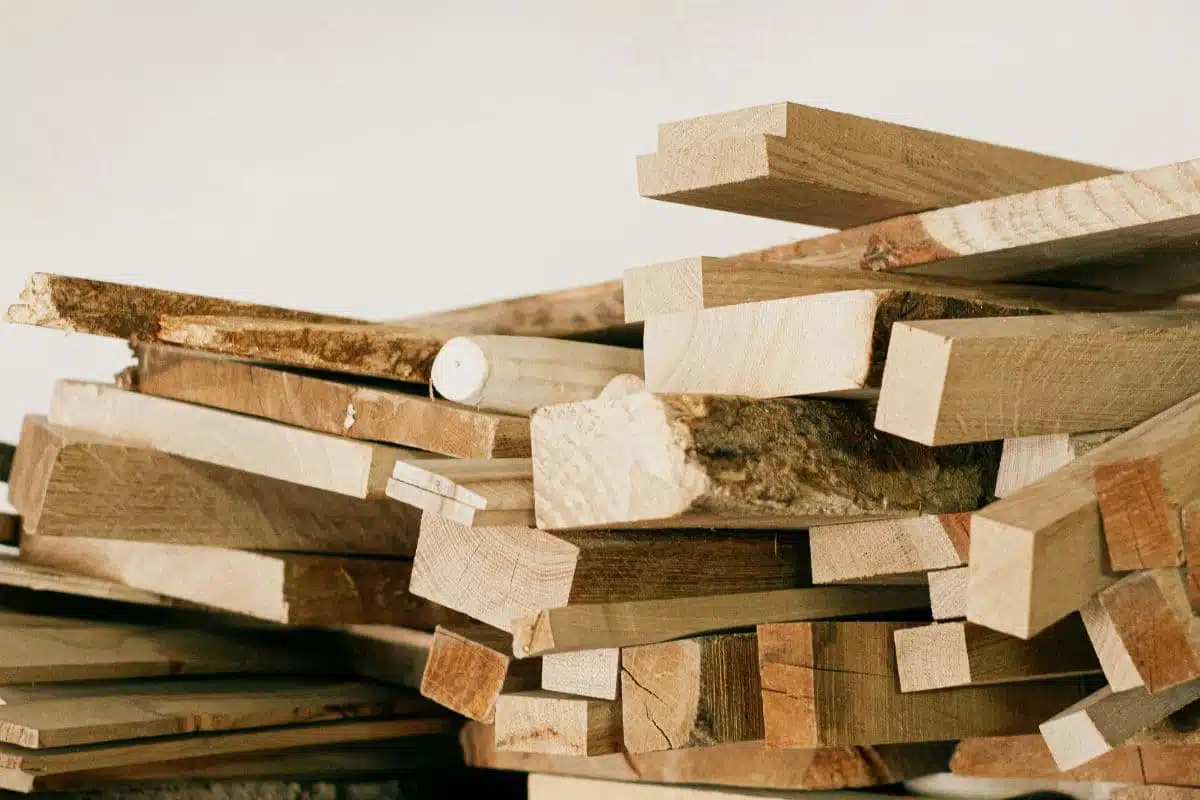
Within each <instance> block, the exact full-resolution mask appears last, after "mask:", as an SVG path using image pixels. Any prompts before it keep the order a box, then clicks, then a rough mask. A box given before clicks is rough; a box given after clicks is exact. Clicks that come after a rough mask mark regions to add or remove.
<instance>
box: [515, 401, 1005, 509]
mask: <svg viewBox="0 0 1200 800" xmlns="http://www.w3.org/2000/svg"><path fill="white" fill-rule="evenodd" d="M530 430H531V433H532V437H533V484H534V498H535V511H536V514H537V522H538V527H540V528H545V529H549V530H558V529H569V528H584V527H599V526H611V525H619V524H625V525H627V524H635V523H636V524H639V525H641V524H646V525H648V524H655V525H657V526H660V527H719V528H738V527H740V528H769V527H784V528H805V527H810V526H814V525H827V524H833V523H839V522H853V521H858V520H864V519H872V518H888V517H906V516H915V515H917V514H920V513H943V512H956V511H964V510H968V509H971V508H975V507H977V505H978V503H979V500H980V498H981V497H982V496H983V495H984V493H985V492H986V489H984V487H985V486H987V487H990V486H991V485H992V482H993V481H994V479H995V477H994V476H995V468H996V463H997V461H998V457H999V452H998V451H999V448H997V447H994V446H990V445H985V446H979V447H971V448H965V449H963V448H959V449H937V450H931V449H928V448H924V447H920V446H917V445H913V444H912V443H909V442H906V441H904V440H901V439H898V438H895V437H890V436H880V435H878V434H877V433H876V432H875V430H874V427H873V425H872V423H871V420H870V412H869V410H866V409H864V408H862V407H860V406H858V405H855V404H851V403H847V402H844V401H832V400H815V399H801V398H788V399H775V400H758V401H753V400H748V399H745V398H740V397H722V396H715V395H711V396H710V395H672V394H665V395H663V394H651V393H649V392H644V391H642V392H633V393H630V394H626V395H624V396H618V397H601V398H598V399H596V400H591V401H587V402H581V403H565V404H562V405H556V406H546V407H543V408H540V409H538V410H537V411H536V412H535V413H534V415H533V422H532V425H531V428H530ZM885 484H886V487H887V488H886V489H885V488H883V487H884V485H885ZM650 485H652V486H653V488H654V490H653V491H647V490H645V487H646V486H650ZM847 487H854V491H852V492H851V491H848V490H847ZM884 497H886V498H887V501H886V503H885V502H883V500H882V498H884Z"/></svg>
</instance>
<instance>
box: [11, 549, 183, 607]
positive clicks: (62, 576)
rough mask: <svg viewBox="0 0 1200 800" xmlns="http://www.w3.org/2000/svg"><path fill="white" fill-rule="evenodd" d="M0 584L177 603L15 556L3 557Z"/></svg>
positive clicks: (156, 603)
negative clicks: (41, 565)
mask: <svg viewBox="0 0 1200 800" xmlns="http://www.w3.org/2000/svg"><path fill="white" fill-rule="evenodd" d="M0 584H2V585H4V586H19V587H21V588H23V589H32V590H33V591H36V592H57V593H59V594H71V595H77V596H79V597H97V598H102V599H104V600H120V601H121V602H123V603H140V604H143V605H148V606H169V605H174V604H175V601H174V600H172V599H171V598H169V597H164V596H163V595H161V594H156V593H155V592H146V591H142V590H141V589H132V588H130V587H128V586H125V585H124V584H120V583H116V582H115V581H106V580H101V579H99V578H89V577H87V576H85V575H75V574H72V573H70V572H64V571H62V570H58V569H51V568H49V567H39V566H37V565H36V564H28V563H26V562H23V561H20V560H19V559H18V558H16V557H15V556H7V555H6V556H0Z"/></svg>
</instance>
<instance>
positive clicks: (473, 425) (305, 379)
mask: <svg viewBox="0 0 1200 800" xmlns="http://www.w3.org/2000/svg"><path fill="white" fill-rule="evenodd" d="M137 357H138V365H137V367H136V369H135V370H134V373H133V375H132V378H131V381H132V387H131V388H136V389H137V390H138V391H140V392H142V393H144V394H152V395H155V396H157V397H166V398H170V399H173V400H183V401H185V402H188V403H196V404H198V405H202V406H212V407H214V408H221V409H224V410H226V411H236V412H237V413H239V414H249V415H250V416H254V417H265V418H267V419H273V420H276V421H278V422H283V423H286V424H288V425H295V426H298V427H301V428H307V429H309V430H314V431H319V432H321V433H327V434H332V435H334V436H345V437H348V438H351V439H363V440H368V441H378V442H389V443H392V444H398V445H404V446H406V447H413V448H417V449H419V450H428V451H430V452H433V453H441V454H442V455H447V456H453V457H454V458H511V457H521V456H528V455H529V420H527V419H522V418H520V417H514V416H510V415H507V414H495V413H492V412H489V411H480V410H479V409H474V408H467V407H465V406H458V405H455V404H453V403H448V402H445V401H438V400H433V399H431V398H429V397H428V396H423V395H419V394H408V393H406V392H403V391H400V390H399V389H397V388H393V387H389V386H386V385H381V386H367V385H360V384H354V383H344V382H342V381H340V380H333V379H332V378H327V377H322V376H318V375H312V374H306V373H299V372H291V371H287V370H282V369H274V368H271V367H268V366H263V365H259V364H253V363H250V362H247V361H237V360H233V359H226V358H218V357H214V356H212V355H209V354H206V353H198V352H195V351H190V350H184V349H182V348H178V347H166V346H163V345H142V346H140V347H138V348H137Z"/></svg>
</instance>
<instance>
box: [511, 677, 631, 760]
mask: <svg viewBox="0 0 1200 800" xmlns="http://www.w3.org/2000/svg"><path fill="white" fill-rule="evenodd" d="M620 746H621V704H620V703H618V702H616V701H614V700H596V699H595V698H590V697H573V696H571V695H566V694H558V693H557V692H547V691H544V690H542V689H537V690H532V691H527V692H515V693H512V694H502V695H500V697H499V699H498V700H497V701H496V749H497V750H518V751H521V752H528V753H547V754H551V755H566V756H597V755H604V754H605V753H615V752H617V751H618V750H619V749H620Z"/></svg>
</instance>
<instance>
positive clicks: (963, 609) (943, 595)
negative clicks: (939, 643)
mask: <svg viewBox="0 0 1200 800" xmlns="http://www.w3.org/2000/svg"><path fill="white" fill-rule="evenodd" d="M926 578H927V579H928V580H929V608H930V610H931V611H932V612H933V618H934V619H936V620H951V619H966V617H967V605H968V603H967V589H968V585H969V579H970V569H968V568H967V567H955V568H954V569H939V570H934V571H932V572H930V573H929V574H928V575H927V576H926Z"/></svg>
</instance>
